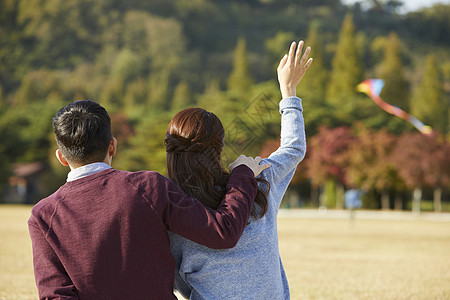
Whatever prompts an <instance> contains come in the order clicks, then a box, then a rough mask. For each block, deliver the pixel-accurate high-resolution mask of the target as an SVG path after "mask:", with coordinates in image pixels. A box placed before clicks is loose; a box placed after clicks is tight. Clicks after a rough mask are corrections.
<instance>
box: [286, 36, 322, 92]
mask: <svg viewBox="0 0 450 300" xmlns="http://www.w3.org/2000/svg"><path fill="white" fill-rule="evenodd" d="M303 44H304V43H303V41H300V42H299V43H298V47H297V51H295V46H296V44H295V42H292V44H291V47H290V48H289V53H288V54H285V55H284V57H283V58H282V59H281V61H280V64H279V65H278V68H277V73H278V82H279V83H280V91H281V96H282V97H283V98H286V97H292V96H296V94H297V92H296V88H297V85H298V84H299V83H300V81H301V80H302V78H303V75H305V72H306V70H308V68H309V66H310V65H311V63H312V61H313V59H312V58H310V59H308V55H309V52H311V47H307V48H306V50H305V53H304V54H303V56H302V48H303ZM294 52H295V56H294ZM306 60H308V61H306ZM305 62H306V63H305Z"/></svg>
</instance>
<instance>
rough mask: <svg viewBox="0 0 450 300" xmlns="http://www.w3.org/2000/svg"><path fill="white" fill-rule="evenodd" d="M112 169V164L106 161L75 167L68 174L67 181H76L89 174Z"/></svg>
mask: <svg viewBox="0 0 450 300" xmlns="http://www.w3.org/2000/svg"><path fill="white" fill-rule="evenodd" d="M107 169H111V166H110V165H108V164H107V163H104V162H97V163H93V164H89V165H84V166H82V167H79V168H76V169H73V170H72V171H70V172H69V174H67V182H70V181H74V180H77V179H80V178H83V177H86V176H89V175H93V174H95V173H98V172H100V171H103V170H107Z"/></svg>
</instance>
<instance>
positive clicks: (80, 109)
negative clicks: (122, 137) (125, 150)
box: [52, 100, 116, 167]
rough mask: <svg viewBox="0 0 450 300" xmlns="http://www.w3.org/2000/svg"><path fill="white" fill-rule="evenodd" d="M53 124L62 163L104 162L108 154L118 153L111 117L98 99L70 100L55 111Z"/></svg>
mask: <svg viewBox="0 0 450 300" xmlns="http://www.w3.org/2000/svg"><path fill="white" fill-rule="evenodd" d="M52 124H53V131H54V133H55V138H56V143H57V145H58V147H59V149H58V150H57V151H56V156H57V158H58V160H59V161H60V162H61V163H62V164H63V165H67V164H69V165H70V166H71V167H80V166H83V165H87V164H91V163H95V162H103V161H105V159H106V158H107V157H108V155H110V156H111V157H112V156H113V155H114V154H115V150H116V140H115V139H114V138H113V137H112V133H111V119H110V117H109V115H108V113H107V111H106V110H105V109H104V108H103V107H102V106H100V105H99V104H98V103H96V102H93V101H89V100H80V101H75V102H73V103H70V104H69V105H66V106H64V107H63V108H61V109H60V110H59V111H58V112H57V113H56V115H55V116H54V117H53V123H52ZM112 148H113V149H112ZM109 163H110V162H109Z"/></svg>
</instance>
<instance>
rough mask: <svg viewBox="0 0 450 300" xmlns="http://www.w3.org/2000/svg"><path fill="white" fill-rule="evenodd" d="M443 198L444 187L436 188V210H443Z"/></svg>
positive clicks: (434, 197) (434, 192)
mask: <svg viewBox="0 0 450 300" xmlns="http://www.w3.org/2000/svg"><path fill="white" fill-rule="evenodd" d="M441 198H442V189H441V188H440V187H439V188H435V189H434V191H433V202H434V211H435V212H441V209H442V208H441Z"/></svg>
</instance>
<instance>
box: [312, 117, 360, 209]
mask: <svg viewBox="0 0 450 300" xmlns="http://www.w3.org/2000/svg"><path fill="white" fill-rule="evenodd" d="M354 140H355V137H354V136H353V135H352V133H351V129H350V128H349V127H338V128H332V129H330V128H327V127H324V126H322V127H320V128H319V133H318V134H317V135H315V136H314V137H312V138H311V142H310V147H309V150H308V152H309V156H308V161H307V165H308V176H309V177H310V178H311V182H312V184H313V185H315V186H321V185H322V186H325V191H326V192H325V197H326V199H325V201H326V203H327V204H328V205H331V204H333V203H334V202H336V207H338V208H342V207H343V200H344V184H345V183H346V180H347V178H346V172H345V170H346V168H347V166H348V153H347V152H348V150H349V147H350V145H351V144H352V142H353V141H354ZM325 201H324V202H325Z"/></svg>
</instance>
